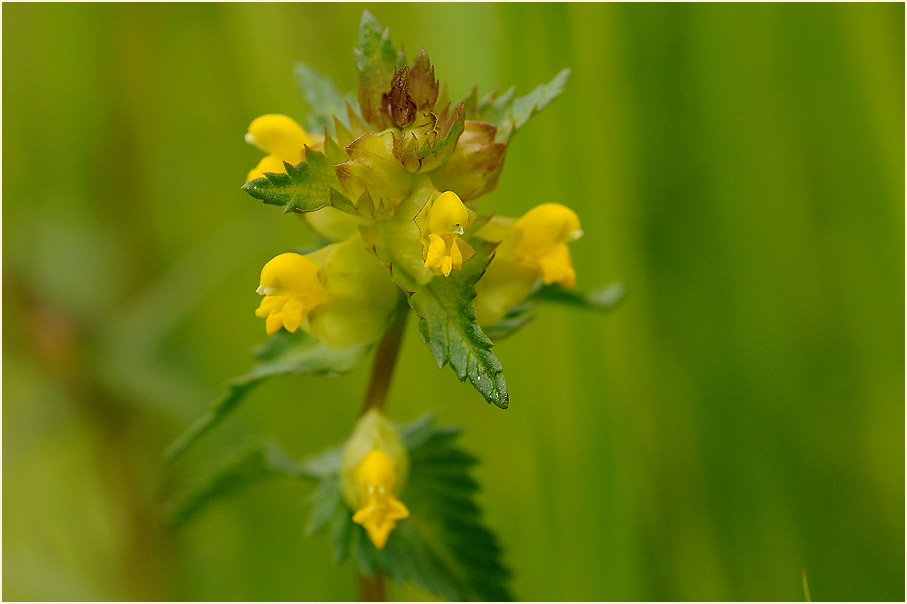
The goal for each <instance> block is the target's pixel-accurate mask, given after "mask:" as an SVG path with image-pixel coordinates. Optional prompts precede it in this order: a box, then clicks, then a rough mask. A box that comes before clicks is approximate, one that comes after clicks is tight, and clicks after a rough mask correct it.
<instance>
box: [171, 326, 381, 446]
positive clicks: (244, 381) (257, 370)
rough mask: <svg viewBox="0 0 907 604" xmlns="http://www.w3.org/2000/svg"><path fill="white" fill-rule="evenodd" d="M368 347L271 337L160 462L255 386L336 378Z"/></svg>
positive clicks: (281, 335)
mask: <svg viewBox="0 0 907 604" xmlns="http://www.w3.org/2000/svg"><path fill="white" fill-rule="evenodd" d="M369 348H370V346H369V345H365V344H362V345H357V346H351V347H349V348H344V349H342V350H334V349H332V348H327V347H326V346H323V345H322V344H321V343H320V342H319V341H318V339H317V338H314V337H312V336H310V335H308V334H306V333H305V332H303V331H301V330H300V331H297V332H296V333H295V334H291V333H289V332H285V331H280V332H278V333H276V334H274V335H272V336H271V337H270V338H269V339H268V341H267V344H266V345H265V346H264V347H262V348H261V349H259V351H258V353H257V356H258V357H259V358H260V359H261V361H260V362H259V363H258V364H256V365H255V366H254V367H253V368H252V370H251V371H249V372H248V373H246V374H245V375H242V376H240V377H237V378H234V379H232V380H230V381H229V382H227V385H226V388H225V389H224V392H223V393H222V394H221V395H220V396H219V397H218V398H217V399H216V400H215V401H214V402H213V403H212V404H211V406H210V407H209V409H208V411H207V412H206V413H205V414H204V415H202V416H201V417H200V418H198V419H197V420H196V421H195V423H193V424H192V425H191V426H189V428H188V429H187V430H186V431H185V432H183V434H182V435H180V437H179V438H177V439H176V440H175V441H173V442H172V443H171V444H170V446H168V447H167V449H166V450H165V451H164V459H165V461H166V462H167V463H172V462H173V461H174V460H175V459H176V458H177V457H179V456H180V455H182V454H183V453H184V452H185V451H186V450H187V449H188V448H189V447H191V446H192V445H193V444H194V443H195V442H196V441H197V440H198V439H199V438H201V437H202V436H203V435H204V434H205V433H206V432H208V431H209V430H211V429H212V428H213V427H215V426H216V425H217V424H219V423H220V422H222V421H223V420H224V419H226V418H227V416H228V415H230V413H231V412H233V411H234V410H235V409H236V407H237V406H238V405H239V403H240V402H241V401H242V400H243V398H244V397H245V396H246V395H247V394H248V393H249V392H251V391H252V390H253V389H254V388H255V387H256V386H258V384H260V383H262V382H263V381H265V380H267V379H268V378H271V377H274V376H276V375H286V374H291V373H295V374H303V373H307V374H314V375H336V374H339V373H346V372H348V371H351V370H353V369H354V368H356V366H358V365H359V363H360V362H361V361H362V359H363V358H364V357H365V355H366V354H367V353H368V351H369Z"/></svg>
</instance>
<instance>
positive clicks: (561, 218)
mask: <svg viewBox="0 0 907 604" xmlns="http://www.w3.org/2000/svg"><path fill="white" fill-rule="evenodd" d="M516 226H517V228H519V229H520V230H521V231H522V232H523V236H522V238H521V239H520V243H519V244H518V245H517V249H518V253H522V254H527V255H533V254H538V253H540V252H542V251H544V250H546V249H547V248H549V247H551V246H554V245H557V244H559V243H566V242H567V241H572V240H574V239H576V238H577V237H578V236H579V234H581V233H582V231H581V230H580V224H579V217H578V216H577V215H576V213H575V212H574V211H573V210H571V209H570V208H568V207H567V206H563V205H561V204H559V203H543V204H541V205H539V206H536V207H534V208H532V209H531V210H529V211H528V212H526V214H524V215H523V217H522V218H520V219H519V220H517V221H516Z"/></svg>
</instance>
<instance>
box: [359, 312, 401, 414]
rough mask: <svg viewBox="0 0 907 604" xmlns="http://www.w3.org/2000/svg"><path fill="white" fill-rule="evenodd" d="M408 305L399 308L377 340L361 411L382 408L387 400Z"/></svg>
mask: <svg viewBox="0 0 907 604" xmlns="http://www.w3.org/2000/svg"><path fill="white" fill-rule="evenodd" d="M408 310H409V307H403V308H400V309H399V310H398V311H397V316H396V317H395V318H394V322H393V323H392V324H391V326H390V327H389V328H388V330H387V332H385V334H384V336H383V337H382V338H381V341H380V342H378V350H377V351H376V352H375V362H374V364H372V377H371V379H370V380H369V383H368V390H367V391H366V392H365V402H364V403H363V404H362V413H363V414H364V413H365V412H366V411H368V410H369V409H378V410H379V411H380V410H382V409H384V403H385V401H386V400H387V391H388V389H389V388H390V385H391V378H393V377H394V365H396V363H397V355H398V353H399V352H400V344H401V343H402V342H403V331H404V329H405V328H406V319H407V318H409V312H407V311H408Z"/></svg>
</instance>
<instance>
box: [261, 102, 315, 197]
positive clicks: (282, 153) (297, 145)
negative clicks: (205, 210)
mask: <svg viewBox="0 0 907 604" xmlns="http://www.w3.org/2000/svg"><path fill="white" fill-rule="evenodd" d="M246 142H247V143H249V144H252V145H255V146H256V147H258V148H259V149H261V150H263V151H264V152H265V153H267V154H268V155H267V156H265V157H264V158H263V159H262V160H261V161H260V162H258V165H257V166H255V167H254V168H253V169H252V171H251V172H249V175H248V176H247V177H246V182H249V181H250V180H252V179H253V178H258V177H259V176H264V173H265V172H284V171H285V170H284V165H283V162H287V163H288V164H293V165H296V164H298V163H299V162H301V161H304V160H305V147H306V146H309V147H311V146H312V139H311V138H310V137H309V135H308V134H306V133H305V131H304V130H303V129H302V128H301V127H300V126H299V124H297V123H296V122H295V121H294V120H293V119H292V118H290V117H287V116H286V115H279V114H276V113H272V114H268V115H262V116H261V117H257V118H255V119H254V120H253V121H252V123H251V124H249V131H248V132H247V133H246Z"/></svg>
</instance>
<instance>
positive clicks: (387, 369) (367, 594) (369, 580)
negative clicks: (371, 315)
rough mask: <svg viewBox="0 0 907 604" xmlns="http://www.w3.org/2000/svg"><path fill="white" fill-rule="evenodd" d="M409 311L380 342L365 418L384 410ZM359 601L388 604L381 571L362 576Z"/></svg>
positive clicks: (364, 405)
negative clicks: (376, 411) (370, 410)
mask: <svg viewBox="0 0 907 604" xmlns="http://www.w3.org/2000/svg"><path fill="white" fill-rule="evenodd" d="M408 311H409V308H408V307H407V306H406V305H401V307H400V308H399V309H398V310H397V316H396V317H394V322H393V323H392V324H391V326H390V327H389V328H388V330H387V331H386V332H385V333H384V336H383V337H382V338H381V341H380V342H378V350H376V351H375V360H374V362H373V363H372V376H371V378H370V379H369V382H368V390H366V391H365V402H363V403H362V413H363V414H364V413H365V412H367V411H368V410H369V409H379V410H381V409H384V404H385V402H386V401H387V391H388V389H389V388H390V385H391V378H393V377H394V366H395V365H396V364H397V355H398V354H399V353H400V344H401V343H402V342H403V332H404V330H405V328H406V319H407V318H409V312H408ZM359 599H360V600H361V601H363V602H385V601H386V600H387V594H386V592H385V588H384V575H383V574H381V572H380V571H375V574H374V575H372V576H371V577H367V576H365V575H363V574H362V573H359Z"/></svg>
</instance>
